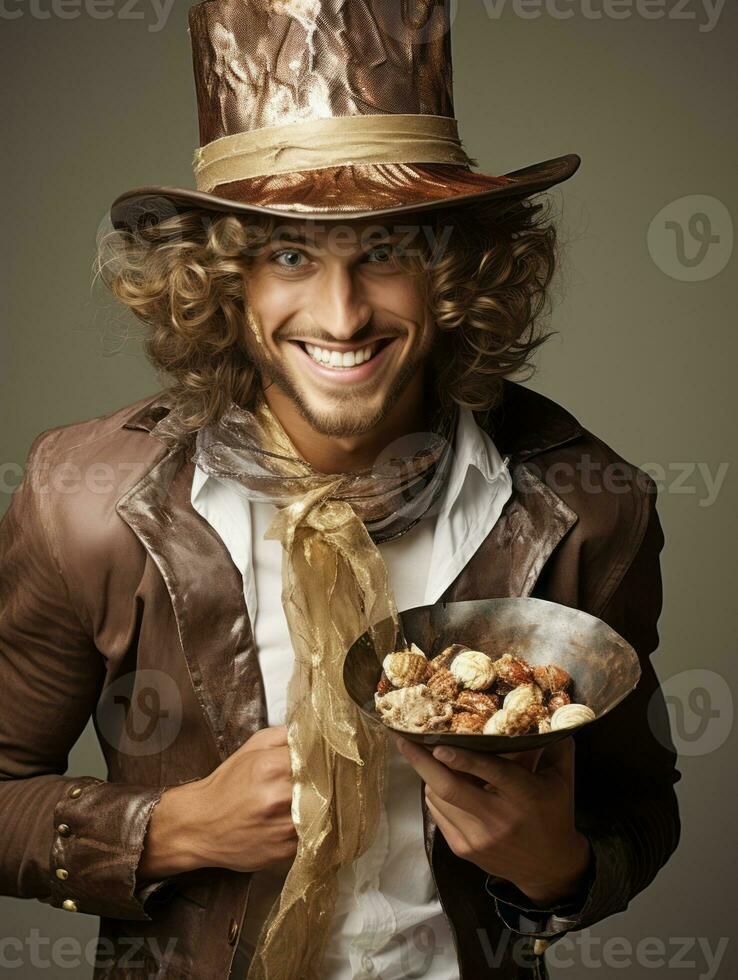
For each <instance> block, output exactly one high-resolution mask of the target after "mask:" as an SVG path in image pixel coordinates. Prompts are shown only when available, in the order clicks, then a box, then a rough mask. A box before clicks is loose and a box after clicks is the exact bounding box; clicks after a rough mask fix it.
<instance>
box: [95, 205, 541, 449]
mask: <svg viewBox="0 0 738 980" xmlns="http://www.w3.org/2000/svg"><path fill="white" fill-rule="evenodd" d="M550 210H551V202H550V198H545V199H544V201H543V203H541V202H540V200H539V201H536V202H534V201H532V200H531V199H530V198H514V197H513V198H506V199H499V200H497V201H495V200H494V199H490V200H488V201H486V202H482V203H477V204H475V205H474V206H469V205H467V206H456V207H447V208H443V209H440V210H437V211H430V212H426V213H425V214H424V215H422V219H423V222H422V223H423V228H424V229H428V228H429V227H430V228H432V229H433V232H434V235H435V237H434V236H433V235H430V234H428V233H426V234H425V235H424V236H420V235H417V241H418V243H419V247H418V248H414V249H409V250H408V252H407V257H405V258H403V257H402V256H400V261H401V263H402V264H403V265H404V266H405V269H406V271H408V272H412V273H414V274H416V275H418V276H420V277H421V282H422V286H423V290H424V296H425V300H426V303H427V305H428V310H429V313H430V315H431V316H432V317H433V318H434V319H435V322H436V324H437V326H438V328H439V330H438V334H437V342H436V344H435V346H434V349H433V352H432V356H431V371H430V376H431V379H432V380H431V384H432V386H433V389H434V391H435V394H436V396H437V399H438V406H439V408H440V410H441V411H450V410H451V409H452V408H453V407H454V405H455V404H457V405H461V406H464V407H466V408H469V409H471V410H472V411H473V412H475V413H477V414H478V415H480V414H481V415H486V414H487V413H488V412H489V411H490V410H491V409H492V408H493V407H494V406H495V405H496V403H497V401H498V399H499V396H500V392H501V382H502V379H503V378H506V377H509V376H511V375H517V376H520V374H521V371H527V372H528V375H527V376H529V374H530V373H531V371H532V366H531V355H532V354H533V352H534V351H535V349H536V348H537V347H539V346H540V344H542V343H543V342H544V341H545V340H546V339H547V338H548V337H549V336H550V333H546V332H543V331H542V329H541V326H540V324H541V320H542V318H543V316H544V314H546V313H547V312H548V309H549V295H550V290H549V286H550V284H551V280H552V277H553V274H554V272H555V268H556V262H557V251H558V249H557V233H556V228H555V225H554V222H553V220H552V219H551V214H550ZM412 217H413V216H411V215H409V214H406V215H405V216H404V218H403V220H402V228H403V229H406V228H408V226H409V225H410V221H411V220H412ZM415 217H416V218H417V216H415ZM278 220H279V219H276V218H274V217H270V216H267V215H261V214H253V215H248V216H242V215H239V216H236V215H235V214H229V213H217V212H207V211H203V210H191V211H187V212H185V213H180V214H175V215H170V216H169V217H167V218H166V219H165V220H161V221H158V222H155V223H153V224H151V225H150V226H147V227H143V228H139V229H137V230H136V231H135V232H132V231H113V232H110V233H109V234H108V235H106V236H105V237H104V238H103V240H102V242H101V245H100V249H99V252H98V256H97V260H96V271H97V274H98V275H99V276H100V278H101V279H102V280H103V282H105V284H106V285H107V286H108V288H109V289H110V290H111V292H112V294H113V295H114V296H115V297H116V298H117V299H118V300H119V301H120V302H121V303H123V304H124V305H125V306H126V307H128V308H129V309H130V310H132V312H133V313H134V314H135V315H136V317H137V318H138V319H139V320H140V321H141V322H142V323H143V324H144V325H145V327H146V333H145V336H144V346H145V351H146V354H147V356H148V358H149V360H150V361H151V362H152V364H153V365H154V367H155V368H156V370H157V371H158V372H160V373H161V374H163V375H164V376H166V378H167V379H168V380H167V381H166V382H165V386H166V390H167V392H168V394H169V395H170V397H173V399H174V400H175V403H176V404H178V405H179V406H180V408H181V409H182V410H183V413H184V416H185V418H186V420H187V425H188V426H189V427H191V428H192V429H193V430H194V429H197V428H200V427H201V426H203V425H206V424H208V423H209V422H212V421H214V420H217V419H218V418H220V416H221V415H222V414H223V412H224V411H225V410H226V408H227V407H228V405H229V404H230V402H231V401H233V402H235V403H236V404H238V405H241V406H242V407H249V406H250V404H251V403H252V401H253V399H254V396H255V394H256V392H257V391H258V387H259V380H258V373H257V370H256V367H255V366H254V364H253V363H252V362H251V360H250V358H249V355H248V351H247V349H246V345H245V333H246V323H247V317H248V310H247V309H246V307H245V289H244V273H245V272H246V273H247V270H248V265H249V261H250V258H249V256H253V255H255V254H256V253H257V252H258V250H259V248H260V247H261V246H262V245H263V244H265V243H266V242H267V241H268V239H269V236H270V235H271V233H272V232H273V230H274V228H275V226H276V225H277V223H278ZM398 224H399V223H398ZM416 227H418V228H419V227H420V226H419V225H417V226H416ZM449 229H450V232H449ZM430 242H434V243H435V244H434V245H433V246H431V244H429V243H430Z"/></svg>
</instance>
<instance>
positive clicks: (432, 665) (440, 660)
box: [428, 643, 469, 674]
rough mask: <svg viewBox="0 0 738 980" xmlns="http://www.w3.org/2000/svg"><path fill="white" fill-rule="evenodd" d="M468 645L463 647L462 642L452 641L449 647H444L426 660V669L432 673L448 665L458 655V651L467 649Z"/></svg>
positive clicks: (461, 651)
mask: <svg viewBox="0 0 738 980" xmlns="http://www.w3.org/2000/svg"><path fill="white" fill-rule="evenodd" d="M468 649H469V647H465V646H464V644H463V643H452V644H451V646H450V647H446V649H445V650H441V652H440V653H439V654H438V655H437V656H435V657H433V659H432V660H429V661H428V670H429V671H430V672H431V673H432V674H433V673H435V672H436V671H437V670H441V669H442V668H443V667H450V666H451V662H452V661H453V660H454V659H455V658H456V657H458V655H459V654H460V653H463V652H464V650H468Z"/></svg>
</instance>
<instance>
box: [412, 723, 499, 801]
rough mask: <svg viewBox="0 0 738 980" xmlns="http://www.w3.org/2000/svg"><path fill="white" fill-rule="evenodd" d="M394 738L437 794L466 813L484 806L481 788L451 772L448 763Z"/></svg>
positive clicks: (417, 746) (422, 749)
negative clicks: (443, 762)
mask: <svg viewBox="0 0 738 980" xmlns="http://www.w3.org/2000/svg"><path fill="white" fill-rule="evenodd" d="M395 738H396V742H397V747H398V748H399V750H400V752H402V754H403V755H404V756H405V758H406V759H407V760H408V762H409V763H410V765H411V766H412V767H413V769H415V771H416V772H417V773H418V775H419V776H420V778H421V779H422V780H423V781H424V782H425V783H426V785H428V786H430V787H431V789H432V790H433V791H434V792H435V794H436V795H437V796H439V797H440V798H441V799H443V800H446V802H448V803H453V804H454V805H455V806H458V807H460V808H461V809H462V810H467V811H468V812H475V811H477V810H480V809H483V808H484V805H485V795H486V794H485V792H484V790H483V789H482V788H481V787H477V786H474V785H473V784H472V783H471V782H470V781H469V780H468V779H466V778H465V777H463V776H461V775H460V774H457V773H454V772H451V770H450V769H449V768H448V767H447V766H445V765H443V764H442V763H440V762H437V761H436V760H435V759H434V758H433V756H432V755H431V754H430V752H428V751H427V750H426V749H424V748H423V746H422V745H416V744H415V743H414V742H411V741H409V740H408V739H406V738H402V737H400V736H395Z"/></svg>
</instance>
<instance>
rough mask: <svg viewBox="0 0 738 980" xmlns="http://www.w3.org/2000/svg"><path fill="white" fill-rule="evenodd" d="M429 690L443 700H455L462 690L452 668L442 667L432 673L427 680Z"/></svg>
mask: <svg viewBox="0 0 738 980" xmlns="http://www.w3.org/2000/svg"><path fill="white" fill-rule="evenodd" d="M427 684H428V690H429V691H430V692H431V694H433V696H434V697H436V698H440V699H441V701H453V700H454V698H455V697H456V695H457V694H458V693H459V691H460V690H461V685H460V684H459V682H458V681H457V680H456V678H455V677H454V675H453V674H452V673H451V671H450V670H447V669H446V668H445V667H441V669H440V670H436V671H435V672H434V673H432V674H431V675H430V677H429V678H428V680H427Z"/></svg>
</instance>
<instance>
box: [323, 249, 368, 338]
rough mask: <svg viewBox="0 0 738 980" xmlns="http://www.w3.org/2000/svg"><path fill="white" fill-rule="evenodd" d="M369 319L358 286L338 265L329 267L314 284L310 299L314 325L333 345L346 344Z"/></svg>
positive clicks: (343, 266) (347, 269)
mask: <svg viewBox="0 0 738 980" xmlns="http://www.w3.org/2000/svg"><path fill="white" fill-rule="evenodd" d="M371 317H372V307H371V305H370V304H369V302H368V301H367V298H366V295H365V293H364V291H363V288H362V285H361V283H360V282H357V280H356V277H355V276H354V275H353V274H352V270H351V269H350V268H348V267H347V266H345V265H343V264H342V263H335V264H331V267H330V268H327V269H326V271H325V274H324V275H323V276H320V277H319V281H318V282H316V290H315V295H314V298H313V321H314V323H315V325H316V326H317V327H318V328H320V329H322V330H324V331H325V332H326V333H328V334H331V335H332V336H333V337H334V338H335V339H336V340H337V341H349V340H351V339H352V338H353V336H354V335H355V334H357V333H358V332H359V331H360V330H361V329H363V327H365V326H366V325H367V323H368V322H369V321H370V320H371Z"/></svg>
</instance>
